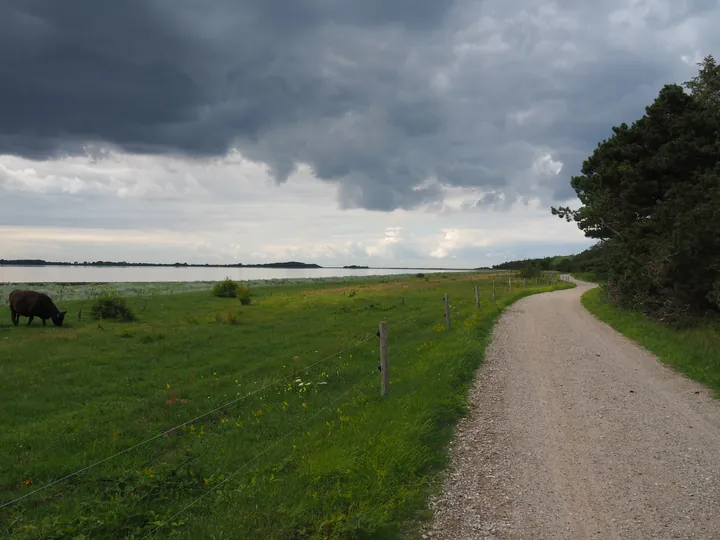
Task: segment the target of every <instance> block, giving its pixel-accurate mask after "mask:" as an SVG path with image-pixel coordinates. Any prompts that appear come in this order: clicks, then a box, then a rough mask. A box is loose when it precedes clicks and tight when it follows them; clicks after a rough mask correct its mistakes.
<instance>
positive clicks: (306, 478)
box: [0, 274, 573, 540]
mask: <svg viewBox="0 0 720 540" xmlns="http://www.w3.org/2000/svg"><path fill="white" fill-rule="evenodd" d="M475 284H477V285H478V286H479V287H480V290H481V306H480V309H477V308H476V307H475V299H474V293H473V285H475ZM572 286H573V285H571V284H567V283H557V284H555V285H553V286H552V287H548V286H528V287H527V288H524V287H523V286H522V280H516V281H515V282H514V283H513V290H512V292H509V291H508V290H507V281H506V280H504V281H501V280H498V282H497V293H498V298H497V300H496V301H495V302H493V301H492V300H491V294H492V293H491V291H492V280H491V279H490V277H488V275H486V274H428V275H427V276H423V277H417V276H403V277H395V276H393V277H387V278H376V279H375V280H366V281H363V282H357V281H348V282H337V283H299V284H291V285H284V286H277V285H274V286H262V287H254V288H251V293H252V294H253V302H252V304H250V305H247V306H245V305H241V304H240V302H239V301H238V300H237V299H227V298H216V297H213V296H211V295H210V293H209V292H208V291H202V292H188V293H182V294H172V295H157V296H143V295H136V296H130V297H128V298H127V301H128V304H129V305H130V307H131V309H132V310H133V311H134V313H135V314H136V315H137V320H136V321H134V322H112V321H100V322H98V321H95V320H92V319H90V317H89V313H90V306H91V300H90V299H87V298H86V299H83V300H73V301H63V302H62V305H60V306H59V307H60V308H61V309H63V310H65V309H67V310H69V313H68V315H67V317H66V325H65V326H63V327H62V328H55V327H52V326H48V327H47V328H43V327H42V326H41V325H38V323H37V322H35V323H34V324H33V326H31V327H28V326H26V322H27V319H25V318H23V319H21V324H20V326H18V327H13V326H12V325H11V324H10V314H9V309H8V308H7V307H6V306H3V307H2V308H0V321H2V320H5V321H7V323H0V410H2V411H3V423H2V426H3V429H0V507H2V506H3V505H4V504H6V503H8V502H10V501H13V500H15V499H17V498H18V497H22V496H25V495H27V497H26V498H24V499H22V500H20V501H18V502H15V503H13V504H10V505H8V506H4V507H2V508H0V536H2V537H3V538H10V539H12V540H20V539H22V540H29V539H38V538H41V539H50V538H53V539H55V538H93V539H95V538H97V539H110V538H113V539H119V538H126V539H129V538H135V539H137V538H143V537H145V536H151V537H153V538H169V537H172V538H209V539H212V538H216V539H220V538H268V539H269V538H273V539H274V538H278V539H279V538H294V539H306V538H307V539H316V538H317V539H320V538H339V539H350V538H353V539H355V538H368V539H369V538H383V539H393V538H406V537H407V536H406V534H408V531H410V529H412V524H413V523H417V521H418V520H422V519H424V518H426V517H427V512H426V511H425V510H424V506H425V500H426V497H427V495H428V493H429V492H430V490H431V489H432V488H433V485H434V480H435V479H436V478H437V475H438V474H439V473H440V472H441V470H442V467H443V466H444V465H445V464H446V457H447V444H448V442H449V441H450V438H451V436H452V431H453V428H454V425H455V421H456V420H457V419H458V418H459V417H460V416H462V415H463V414H464V413H465V410H466V396H467V389H468V385H469V383H470V381H471V380H472V377H473V374H474V372H475V370H476V369H477V367H478V366H479V365H480V363H481V361H482V356H483V353H484V350H485V346H486V345H487V340H488V339H489V336H490V331H491V328H492V325H493V323H494V321H495V319H496V318H497V316H498V315H499V313H500V312H501V311H502V309H503V308H504V307H505V306H507V305H509V304H510V303H512V302H514V301H515V300H517V299H519V298H521V297H523V296H527V295H530V294H534V293H538V292H545V291H549V290H551V289H562V288H568V287H572ZM445 293H448V294H449V295H450V304H451V320H452V323H453V328H452V330H451V331H450V332H447V331H446V330H445V327H444V322H443V302H442V297H443V294H445ZM79 314H82V315H81V316H80V317H78V315H79ZM383 320H385V321H388V326H389V333H390V346H389V355H390V378H391V385H390V393H389V395H388V396H387V397H385V398H381V397H380V395H379V393H380V392H379V378H380V373H379V371H378V369H377V366H378V342H377V337H376V336H375V332H376V330H377V325H378V323H379V322H380V321H383ZM211 411H212V412H211ZM198 417H199V418H198ZM176 426H180V427H177V429H173V428H175V427H176ZM153 437H154V438H153ZM150 438H152V440H149V441H148V442H147V443H145V444H141V445H140V446H137V447H136V448H134V449H132V450H131V451H128V452H125V453H122V454H121V455H117V456H116V457H113V458H111V459H108V460H107V461H104V462H102V463H100V464H98V465H97V466H94V467H91V468H90V469H87V470H86V471H84V472H83V473H81V474H78V475H75V476H72V477H69V478H64V477H65V476H66V475H69V474H71V473H72V472H74V471H77V470H79V469H81V468H83V467H86V466H87V465H90V464H93V463H96V462H99V461H101V460H104V459H106V458H108V457H109V456H113V455H115V454H116V453H118V452H122V451H124V450H125V449H128V448H130V447H133V446H134V445H137V444H139V443H142V442H143V441H147V440H148V439H150ZM58 480H60V481H58ZM54 481H58V482H57V483H55V484H53V485H49V484H50V483H51V482H54ZM44 486H47V487H46V488H45V487H44ZM36 489H42V490H41V491H38V492H36V493H33V490H36Z"/></svg>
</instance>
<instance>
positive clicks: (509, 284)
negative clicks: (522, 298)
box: [508, 277, 512, 292]
mask: <svg viewBox="0 0 720 540" xmlns="http://www.w3.org/2000/svg"><path fill="white" fill-rule="evenodd" d="M508 291H510V292H512V278H511V277H509V278H508Z"/></svg>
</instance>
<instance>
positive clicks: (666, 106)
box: [552, 56, 720, 318]
mask: <svg viewBox="0 0 720 540" xmlns="http://www.w3.org/2000/svg"><path fill="white" fill-rule="evenodd" d="M700 67H701V69H700V71H699V74H698V76H697V77H695V78H693V79H692V80H691V81H689V82H687V83H685V87H686V88H687V89H688V90H689V92H686V91H685V90H684V89H683V87H682V86H679V85H674V84H673V85H666V86H665V87H664V88H663V89H662V90H661V91H660V93H659V95H658V97H657V98H656V99H655V101H654V103H653V104H652V105H650V106H649V107H646V112H645V115H644V116H643V117H642V118H640V119H639V120H637V121H636V122H634V123H633V124H632V125H631V126H628V125H627V124H622V125H620V126H617V127H613V135H612V136H611V137H610V138H609V139H607V140H605V141H603V142H601V143H600V144H598V146H597V148H596V149H595V151H594V152H593V154H592V155H591V156H590V157H589V158H588V159H587V160H586V161H585V162H584V163H583V166H582V171H581V172H582V174H581V175H580V176H575V177H573V178H572V180H571V185H572V187H573V188H574V189H575V192H576V193H577V195H578V198H579V199H580V202H581V203H582V206H581V207H580V208H579V209H578V210H571V209H569V208H553V209H552V212H553V214H555V215H558V216H560V217H562V218H565V219H567V220H568V221H573V220H574V221H575V222H576V223H577V225H578V227H579V228H580V229H582V230H583V231H584V232H585V235H586V236H588V237H591V238H597V239H598V240H600V241H601V244H602V245H603V247H604V249H603V257H604V259H605V263H606V268H607V292H608V294H609V295H610V297H611V298H612V299H614V300H616V301H617V302H619V303H620V304H622V305H625V306H628V307H635V308H641V309H643V310H644V311H645V312H647V313H650V314H653V315H657V316H660V317H662V318H674V317H677V316H679V315H681V314H682V313H686V312H692V313H701V312H705V311H708V310H710V309H711V310H715V311H720V67H719V66H718V65H717V64H716V63H715V61H714V59H713V58H712V57H711V56H708V57H707V58H705V59H704V60H703V62H701V64H700Z"/></svg>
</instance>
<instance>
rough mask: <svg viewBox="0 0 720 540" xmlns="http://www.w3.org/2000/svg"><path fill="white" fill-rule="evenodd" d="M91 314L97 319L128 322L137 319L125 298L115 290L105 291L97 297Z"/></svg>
mask: <svg viewBox="0 0 720 540" xmlns="http://www.w3.org/2000/svg"><path fill="white" fill-rule="evenodd" d="M90 316H91V317H92V318H93V319H96V320H101V319H119V320H121V321H126V322H130V321H134V320H135V319H136V317H135V314H134V313H133V312H132V310H131V309H130V306H128V305H127V302H125V299H124V298H122V297H121V296H118V295H117V294H116V293H113V292H108V293H104V294H101V295H100V296H98V297H97V298H95V301H94V302H93V305H92V307H91V308H90Z"/></svg>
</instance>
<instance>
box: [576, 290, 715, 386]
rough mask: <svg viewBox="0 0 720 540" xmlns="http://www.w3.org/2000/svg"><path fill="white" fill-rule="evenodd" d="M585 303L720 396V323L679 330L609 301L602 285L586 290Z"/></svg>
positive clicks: (661, 358) (666, 362)
mask: <svg viewBox="0 0 720 540" xmlns="http://www.w3.org/2000/svg"><path fill="white" fill-rule="evenodd" d="M582 303H583V305H584V306H585V307H586V308H587V309H588V310H589V311H590V312H591V313H592V314H593V315H595V316H596V317H597V318H598V319H600V320H601V321H603V322H606V323H607V324H609V325H610V326H612V327H613V328H614V329H615V330H617V331H618V332H620V333H621V334H623V335H624V336H626V337H628V338H630V339H632V340H634V341H636V342H637V343H639V344H640V345H642V346H643V347H645V348H646V349H647V350H648V351H650V352H651V353H653V354H654V355H656V356H657V357H658V358H659V359H660V360H661V361H662V362H664V363H665V364H667V365H669V366H671V367H672V368H674V369H676V370H677V371H679V372H681V373H684V374H685V375H687V376H688V377H690V378H692V379H695V380H696V381H699V382H701V383H704V384H706V385H707V386H708V387H709V388H711V389H712V390H713V392H714V394H715V396H716V397H718V398H720V353H719V352H718V351H720V323H718V322H717V321H715V322H714V323H709V322H708V323H704V324H701V325H699V326H697V327H693V328H687V329H677V328H674V327H672V326H668V325H666V324H662V323H659V322H655V321H651V320H649V319H647V318H646V317H645V316H643V315H642V314H640V313H635V312H631V311H627V310H623V309H620V308H618V307H616V306H613V305H612V304H610V303H608V302H607V301H606V300H605V299H604V297H603V294H602V290H601V289H600V288H594V289H591V290H589V291H588V292H586V293H585V294H584V295H583V297H582Z"/></svg>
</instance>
